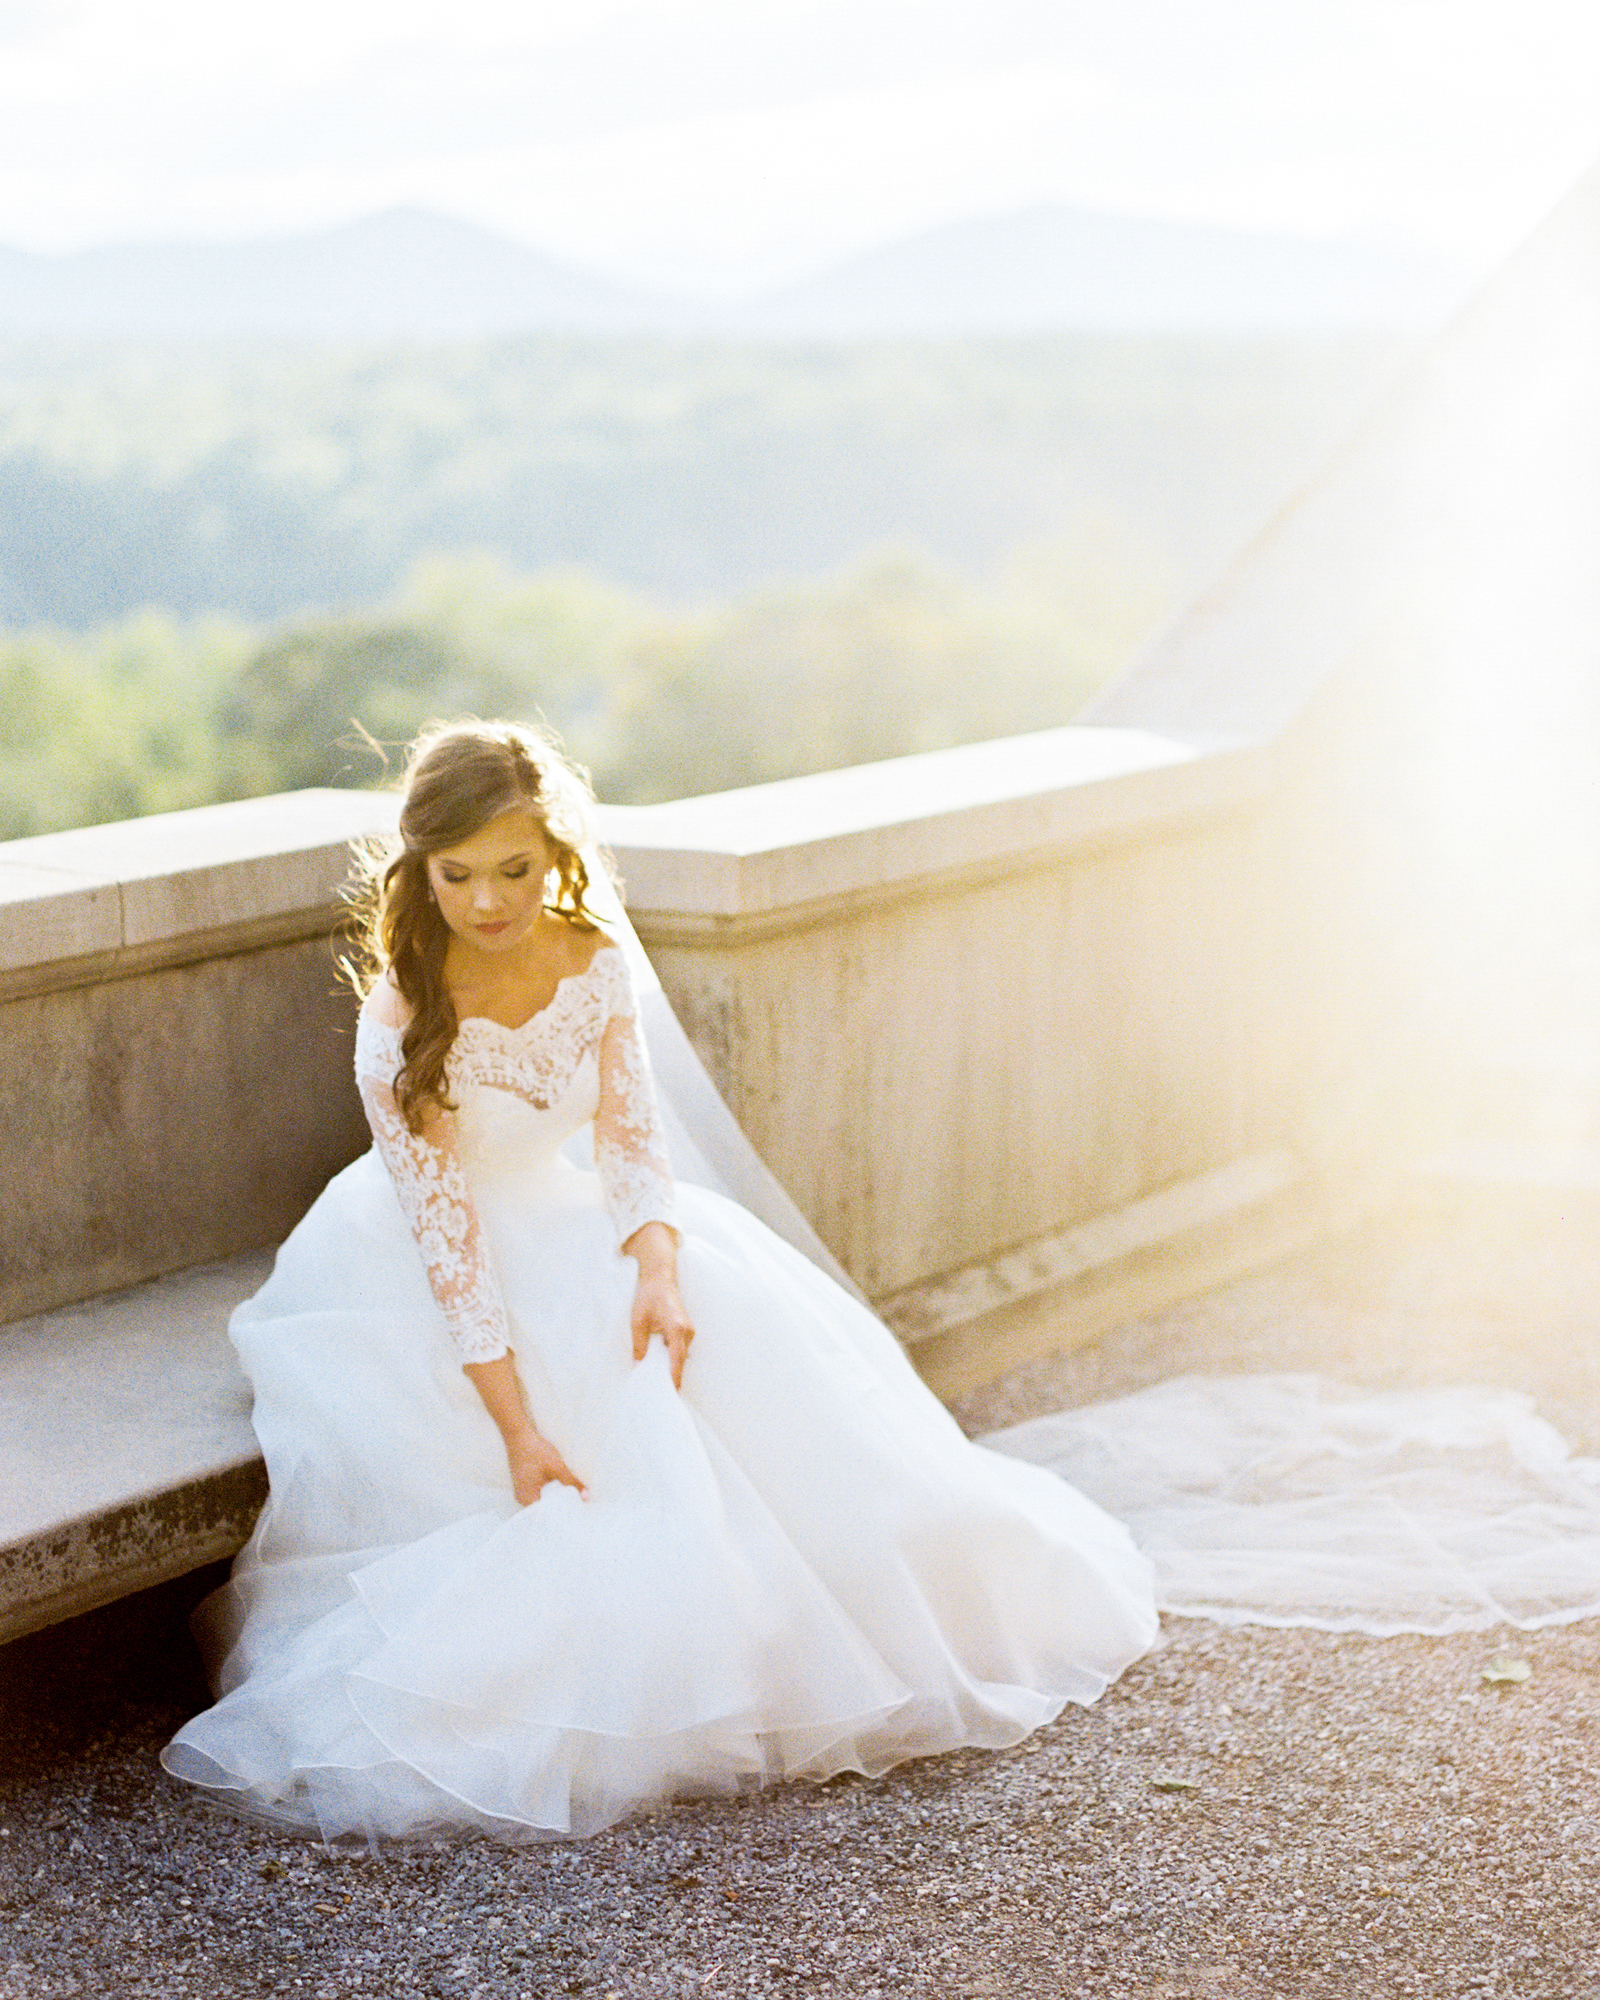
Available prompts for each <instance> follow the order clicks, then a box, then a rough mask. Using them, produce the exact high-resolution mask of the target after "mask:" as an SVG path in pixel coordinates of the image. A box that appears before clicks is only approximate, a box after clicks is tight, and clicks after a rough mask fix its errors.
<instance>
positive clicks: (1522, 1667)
mask: <svg viewBox="0 0 1600 2000" xmlns="http://www.w3.org/2000/svg"><path fill="white" fill-rule="evenodd" d="M1532 1673H1533V1669H1532V1667H1530V1666H1529V1665H1528V1662H1527V1661H1526V1660H1524V1659H1523V1658H1522V1657H1521V1656H1520V1655H1519V1654H1517V1653H1495V1654H1493V1655H1492V1656H1491V1657H1490V1660H1489V1664H1488V1666H1486V1667H1485V1668H1484V1670H1483V1677H1484V1679H1485V1680H1486V1681H1495V1682H1499V1683H1509V1684H1511V1685H1513V1686H1514V1685H1515V1684H1516V1683H1517V1682H1518V1681H1525V1680H1527V1679H1528V1678H1529V1677H1530V1676H1531V1674H1532Z"/></svg>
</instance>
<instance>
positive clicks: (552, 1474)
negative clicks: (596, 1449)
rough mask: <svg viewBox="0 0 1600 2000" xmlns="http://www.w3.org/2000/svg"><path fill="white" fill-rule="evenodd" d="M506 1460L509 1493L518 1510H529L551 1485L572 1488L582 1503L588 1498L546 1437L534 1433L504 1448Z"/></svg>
mask: <svg viewBox="0 0 1600 2000" xmlns="http://www.w3.org/2000/svg"><path fill="white" fill-rule="evenodd" d="M506 1459H507V1462H508V1463H509V1465H510V1467H511V1490H512V1492H513V1493H515V1494H516V1496H517V1505H518V1506H519V1507H531V1506H532V1505H533V1503H534V1501H535V1500H537V1499H538V1497H539V1495H540V1494H541V1493H542V1492H543V1491H544V1489H545V1488H546V1487H547V1486H549V1485H551V1484H552V1483H554V1484H555V1485H557V1486H570V1487H572V1488H573V1490H574V1491H575V1492H576V1493H577V1495H578V1497H579V1498H580V1499H582V1500H587V1499H588V1497H589V1489H588V1487H587V1486H585V1485H584V1483H583V1481H582V1480H581V1479H580V1478H579V1477H578V1475H577V1474H576V1473H575V1472H574V1471H573V1470H572V1467H571V1466H570V1465H568V1463H567V1461H566V1460H565V1459H564V1458H563V1457H562V1456H561V1454H560V1452H559V1451H557V1450H556V1448H555V1446H554V1445H553V1444H551V1443H550V1441H549V1439H548V1438H542V1437H539V1436H538V1435H537V1434H533V1435H531V1436H529V1437H527V1438H525V1439H522V1440H520V1441H519V1442H518V1443H516V1444H514V1445H507V1446H506Z"/></svg>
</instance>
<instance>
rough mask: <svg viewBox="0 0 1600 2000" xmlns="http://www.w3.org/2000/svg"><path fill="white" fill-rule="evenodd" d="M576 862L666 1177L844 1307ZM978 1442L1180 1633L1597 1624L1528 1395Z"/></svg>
mask: <svg viewBox="0 0 1600 2000" xmlns="http://www.w3.org/2000/svg"><path fill="white" fill-rule="evenodd" d="M585 860H586V861H587V863H588V866H589V873H590V880H591V883H592V885H593V888H592V893H591V897H590V901H591V903H592V905H593V907H594V909H595V912H596V914H597V915H598V916H599V917H600V918H601V919H602V920H603V921H604V923H605V925H606V927H607V929H608V930H609V931H610V932H611V934H612V936H613V937H614V938H615V939H616V941H617V942H618V943H619V944H620V945H621V946H622V947H623V949H624V950H625V952H626V953H627V956H628V961H629V965H630V968H631V970H632V973H633V980H634V987H635V990H636V992H637V994H638V999H639V1012H640V1025H641V1027H642V1028H643V1030H644V1036H645V1042H646V1046H647V1047H648V1050H649V1054H650V1062H651V1066H652V1068H653V1070H654V1072H655V1079H656V1085H657V1091H658V1095H659V1097H660V1099H661V1107H662V1117H663V1120H664V1123H665V1125H666V1128H667V1135H668V1144H669V1149H670V1151H671V1155H672V1164H673V1169H674V1171H675V1172H676V1173H677V1174H678V1176H679V1177H680V1178H681V1179H683V1180H686V1181H691V1182H695V1183H697V1184H699V1185H700V1186H702V1187H709V1188H713V1189H715V1190H716V1191H717V1192H718V1193H719V1194H725V1195H729V1196H731V1197H732V1199H733V1200H735V1201H737V1202H738V1203H739V1204H740V1205H741V1207H744V1208H746V1209H748V1210H749V1211H750V1212H751V1213H752V1214H753V1215H756V1216H758V1217H759V1218H760V1219H761V1221H763V1222H765V1223H766V1224H767V1226H768V1227H769V1228H770V1229H772V1230H774V1231H775V1232H776V1233H777V1234H778V1235H779V1236H781V1237H783V1238H784V1239H785V1240H786V1241H787V1242H789V1243H791V1244H793V1246H794V1247H795V1248H796V1249H798V1250H800V1251H802V1252H803V1253H804V1254H805V1255H806V1256H807V1257H809V1258H811V1260H812V1261H813V1262H814V1263H816V1264H817V1265H819V1266H820V1267H821V1269H823V1270H824V1271H826V1272H827V1273H828V1275H829V1276H830V1277H832V1278H835V1279H837V1280H838V1282H839V1283H841V1284H843V1285H845V1286H847V1287H848V1288H849V1289H850V1290H851V1291H852V1292H854V1293H855V1294H856V1296H857V1297H860V1296H861V1294H860V1292H859V1291H858V1290H857V1288H856V1287H855V1286H854V1285H853V1284H852V1283H851V1281H850V1279H849V1278H848V1276H847V1275H846V1274H845V1272H844V1271H843V1270H842V1269H841V1267H840V1266H839V1264H838V1262H837V1260H836V1259H835V1258H834V1257H833V1256H832V1254H831V1253H830V1252H829V1250H828V1249H827V1247H826V1246H825V1245H824V1244H823V1242H822V1241H821V1239H820V1238H819V1237H818V1235H817V1233H816V1231H815V1230H814V1229H813V1228H812V1227H811V1225H810V1224H809V1223H808V1222H807V1221H806V1219H805V1217H804V1216H803V1215H802V1214H801V1213H800V1211H799V1209H798V1208H797V1207H796V1206H795V1204H794V1202H793V1201H792V1200H791V1199H790V1197H789V1195H788V1194H787V1193H786V1192H785V1190H784V1189H783V1187H782V1186H781V1185H780V1184H779V1182H778V1180H777V1178H776V1177H775V1176H774V1174H773V1173H772V1172H771V1170H770V1169H769V1168H768V1167H767V1166H766V1164H765V1162H764V1161H763V1160H762V1159H761V1157H760V1155H759V1154H758V1153H757V1152H756V1150H755V1148H754V1147H753V1146H752V1145H751V1143H750V1141H749V1140H748V1139H747V1138H746V1137H745V1135H744V1133H743V1131H742V1130H741V1129H740V1127H739V1124H738V1121H737V1120H736V1119H735V1118H734V1116H733V1114H732V1112H731V1111H729V1109H728V1107H727V1105H726V1104H725V1103H724V1102H723V1101H722V1098H721V1097H720V1096H719V1094H718V1092H717V1089H716V1086H715V1085H714V1084H713V1083H712V1081H711V1079H710V1077H709V1076H708V1075H707V1074H706V1071H705V1068H704V1066H703V1065H702V1064H701V1062H700V1059H699V1057H698V1056H697V1055H696V1054H695V1052H694V1050H693V1048H692V1047H691V1046H690V1043H689V1039H688V1037H687V1035H685V1033H684V1031H683V1028H682V1027H681V1025H680V1024H679V1022H678V1019H677V1016H676V1015H675V1014H674V1013H673V1011H672V1007H671V1004H670V1002H669V1001H668V999H667V997H666V994H665V993H664V992H663V991H662V987H661V981H660V979H659V977H658V976H657V974H656V971H655V968H654V967H653V966H652V965H651V963H650V959H649V956H648V954H647V953H646V952H645V949H644V947H643V945H642V944H641V943H640V942H639V938H638V935H637V933H636V932H635V931H634V929H633V926H632V925H631V924H630V923H629V921H628V918H627V915H626V913H625V912H624V910H623V907H622V902H621V898H620V897H619V896H618V894H617V892H616V889H615V887H614V885H613V882H612V879H611V876H610V874H609V873H608V872H607V870H606V869H605V867H604V865H603V864H602V862H601V859H600V856H599V854H598V853H597V852H595V851H594V850H590V851H589V852H587V853H586V855H585ZM981 1442H982V1443H984V1444H985V1445H987V1446H989V1447H990V1448H991V1449H993V1450H995V1451H1000V1452H1004V1453H1006V1454H1008V1455H1010V1456H1012V1457H1016V1458H1022V1459H1026V1460H1028V1461H1030V1462H1031V1463H1033V1464H1035V1465H1041V1466H1044V1467H1046V1468H1047V1469H1048V1470H1050V1471H1052V1472H1055V1473H1058V1474H1059V1475H1060V1476H1061V1477H1062V1478H1063V1479H1065V1480H1066V1481H1067V1482H1068V1483H1069V1484H1070V1485H1072V1486H1075V1487H1077V1488H1078V1489H1079V1491H1080V1492H1083V1493H1086V1494H1087V1495H1088V1496H1089V1497H1090V1499H1092V1500H1095V1501H1097V1502H1098V1503H1099V1504H1100V1505H1101V1506H1102V1507H1104V1508H1105V1510H1106V1511H1107V1512H1108V1513H1110V1514H1112V1515H1114V1516H1116V1517H1117V1518H1118V1519H1119V1520H1122V1521H1124V1522H1126V1523H1127V1525H1128V1527H1129V1528H1130V1529H1131V1530H1132V1532H1133V1535H1134V1539H1135V1540H1136V1541H1137V1542H1138V1543H1139V1545H1140V1547H1141V1548H1142V1549H1143V1550H1144V1552H1145V1553H1146V1555H1148V1556H1149V1557H1150V1558H1151V1560H1152V1561H1153V1563H1154V1564H1155V1569H1156V1591H1157V1601H1158V1603H1159V1604H1160V1605H1161V1607H1162V1609H1163V1610H1166V1611H1169V1612H1172V1613H1174V1614H1177V1615H1179V1616H1185V1617H1197V1618H1209V1619H1215V1620H1219V1621H1221V1622H1223V1623H1225V1624H1236V1625H1238V1624H1255V1625H1279V1626H1287V1625H1293V1626H1313V1627H1318V1628H1321V1629H1323V1630H1328V1631H1343V1632H1365V1633H1370V1634H1373V1635H1385V1634H1390V1633H1397V1632H1424V1633H1445V1632H1453V1631H1474V1630H1486V1629H1488V1628H1490V1627H1493V1626H1496V1625H1513V1626H1520V1627H1522V1628H1525V1629H1531V1628H1533V1627H1536V1626H1541V1625H1549V1624H1556V1623H1567V1622H1570V1621H1573V1620H1577V1619H1580V1618H1592V1617H1600V1460H1585V1459H1574V1458H1572V1457H1571V1456H1570V1454H1569V1453H1568V1450H1567V1447H1566V1444H1565V1443H1564V1441H1563V1440H1562V1438H1561V1437H1560V1436H1559V1434H1558V1433H1557V1432H1556V1431H1555V1430H1554V1429H1553V1428H1552V1427H1551V1426H1550V1425H1549V1424H1547V1423H1545V1422H1543V1421H1542V1420H1541V1419H1540V1418H1539V1417H1537V1416H1536V1415H1535V1414H1534V1413H1533V1410H1532V1407H1531V1404H1530V1402H1529V1399H1528V1398H1527V1397H1525V1396H1519V1395H1515V1394H1512V1393H1509V1392H1507V1391H1503V1390H1492V1389H1476V1388H1446V1389H1438V1390H1405V1391H1390V1392H1371V1391H1362V1390H1358V1389H1352V1388H1349V1387H1347V1386H1344V1385H1342V1384H1338V1383H1333V1382H1327V1381H1321V1380H1318V1379H1316V1378H1314V1377H1310V1376H1283V1375H1262V1376H1223V1377H1218V1378H1214V1379H1212V1378H1203V1377H1199V1376H1187V1377H1183V1378H1180V1379H1178V1380H1175V1381H1171V1382H1166V1383H1162V1384H1161V1385H1159V1386H1158V1387H1156V1388H1153V1389H1145V1390H1141V1391H1140V1392H1138V1393H1137V1394H1134V1395H1131V1396H1124V1397H1120V1398H1118V1399H1117V1400H1115V1401H1112V1402H1105V1403H1099V1404H1095V1405H1092V1406H1090V1407H1089V1408H1086V1409H1078V1410H1063V1411H1059V1412H1057V1413H1055V1414H1054V1415H1051V1416H1046V1417H1039V1418H1036V1419H1034V1420H1033V1421H1032V1422H1029V1423H1024V1424H1018V1425H1015V1426H1013V1427H1011V1428H1010V1429H1007V1430H1004V1431H997V1432H995V1433H993V1434H992V1435H990V1436H989V1437H987V1438H984V1439H982V1440H981Z"/></svg>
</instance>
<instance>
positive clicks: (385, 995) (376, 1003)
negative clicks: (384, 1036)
mask: <svg viewBox="0 0 1600 2000" xmlns="http://www.w3.org/2000/svg"><path fill="white" fill-rule="evenodd" d="M361 1012H362V1015H363V1017H364V1018H365V1019H366V1020H368V1021H372V1022H374V1023H375V1024H376V1025H377V1026H378V1027H380V1028H403V1027H404V1026H405V1025H406V1023H407V1022H408V1021H409V1020H410V1019H411V1009H410V1008H409V1007H408V1006H407V1005H406V1003H405V1001H404V999H403V998H402V997H401V993H400V989H399V987H398V986H397V985H396V984H395V981H394V974H393V973H392V972H383V973H381V974H380V975H379V976H378V978H376V979H375V980H374V981H373V982H372V985H371V987H370V989H369V990H368V993H367V997H366V999H365V1000H363V1001H362V1003H361Z"/></svg>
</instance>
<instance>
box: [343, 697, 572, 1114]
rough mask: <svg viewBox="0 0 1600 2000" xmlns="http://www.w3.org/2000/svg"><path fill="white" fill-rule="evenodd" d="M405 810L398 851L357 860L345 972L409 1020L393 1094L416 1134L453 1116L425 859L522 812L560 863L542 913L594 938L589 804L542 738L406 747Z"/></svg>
mask: <svg viewBox="0 0 1600 2000" xmlns="http://www.w3.org/2000/svg"><path fill="white" fill-rule="evenodd" d="M401 799H402V803H401V807H400V841H399V845H398V847H395V846H393V845H384V844H382V843H373V844H370V845H367V846H363V847H358V848H357V850H356V866H357V879H356V882H355V885H354V887H353V888H352V890H351V893H350V901H351V905H352V928H353V931H354V951H353V954H352V956H351V957H350V958H348V959H346V960H345V961H344V969H345V971H346V973H347V974H348V976H349V978H350V980H351V982H352V984H353V985H354V986H355V988H356V991H357V992H358V993H360V994H361V995H362V996H363V997H365V996H366V994H367V993H369V992H370V991H371V989H372V987H373V986H374V985H375V984H376V983H377V981H378V980H379V979H381V978H383V977H384V976H385V975H386V974H387V975H389V976H391V977H392V978H393V980H394V983H395V985H396V986H397V987H398V988H399V990H400V996H401V998H402V999H403V1000H404V1001H405V1002H406V1005H407V1006H408V1007H409V1008H410V1010H411V1018H410V1020H409V1021H408V1022H407V1023H406V1027H405V1031H404V1034H403V1035H402V1037H401V1053H402V1055H403V1057H404V1062H403V1065H402V1067H401V1070H400V1074H399V1075H398V1076H397V1077H396V1079H395V1086H394V1089H395V1099H396V1102H397V1103H398V1104H399V1106H400V1110H401V1113H402V1115H403V1116H404V1118H405V1120H406V1123H407V1124H408V1125H409V1126H410V1128H411V1130H412V1131H413V1132H416V1131H420V1129H421V1126H422V1120H423V1117H424V1115H425V1114H426V1112H427V1111H428V1109H429V1107H430V1106H431V1105H441V1106H443V1107H444V1108H445V1109H447V1110H448V1109H453V1108H454V1107H453V1106H451V1105H450V1102H449V1099H448V1097H447V1095H446V1089H445V1061H446V1058H447V1057H448V1056H449V1053H450V1046H451V1044H452V1043H453V1042H454V1040H455V1038H456V1030H457V1028H458V1027H459V1025H460V1024H459V1022H458V1021H457V1019H456V1010H455V1003H454V1002H453V1001H452V1000H451V998H450V990H449V988H448V987H447V986H446V985H445V979H444V962H445V953H446V952H447V950H448V949H449V945H450V927H449V925H448V924H446V922H445V920H444V918H443V917H442V916H441V915H440V913H439V907H438V905H437V904H436V903H435V902H434V900H433V898H432V897H431V896H430V895H429V893H428V856H429V855H430V854H437V853H438V852H439V851H440V850H441V849H443V848H447V847H454V846H457V845H458V844H459V843H460V842H461V841H463V840H469V839H471V837H472V835H473V834H475V833H478V832H480V831H481V830H482V829H483V828H484V827H486V826H487V825H488V824H489V822H490V821H491V820H494V819H498V818H499V817H500V815H501V814H502V813H504V812H513V811H516V810H518V809H519V808H520V809H525V810H526V811H528V812H531V813H532V814H533V815H534V817H535V818H536V819H537V820H538V821H539V823H540V824H541V826H542V827H543V828H544V830H545V833H546V834H547V835H548V837H549V839H550V842H551V845H552V846H553V847H554V849H555V852H556V862H555V866H554V868H553V869H552V870H551V874H550V883H549V893H548V895H547V900H546V904H545V907H546V908H547V909H549V910H551V911H553V912H554V913H555V914H556V915H558V916H562V917H565V918H566V919H567V921H568V922H569V923H572V924H576V925H579V926H580V927H581V928H583V929H585V930H593V929H595V928H596V920H595V916H594V913H593V912H592V911H591V910H590V909H589V907H588V904H587V901H586V898H587V895H588V891H589V871H588V869H587V867H586V866H585V865H584V860H583V855H582V852H581V851H580V850H581V849H582V847H583V845H584V844H585V842H586V841H587V840H588V838H589V808H590V805H591V804H592V795H591V793H590V791H589V787H588V783H587V781H586V780H585V778H584V776H583V775H582V774H581V773H580V772H579V771H578V770H577V769H576V767H575V766H573V765H572V764H569V763H568V762H567V760H566V758H565V757H563V756H562V754H561V752H560V751H559V750H558V749H557V748H556V746H555V744H554V743H553V742H551V741H550V739H549V738H548V737H546V736H543V735H540V734H539V733H538V732H537V731H535V730H532V729H528V728H526V727H524V726H523V725H522V724H520V723H516V722H477V721H465V722H446V723H435V724H433V725H431V726H430V727H429V728H427V729H425V730H424V731H423V732H422V734H421V735H420V736H419V737H418V738H417V740H416V742H415V743H413V744H412V746H411V750H410V753H409V755H408V756H407V759H406V769H405V776H404V778H403V779H402V781H401Z"/></svg>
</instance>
